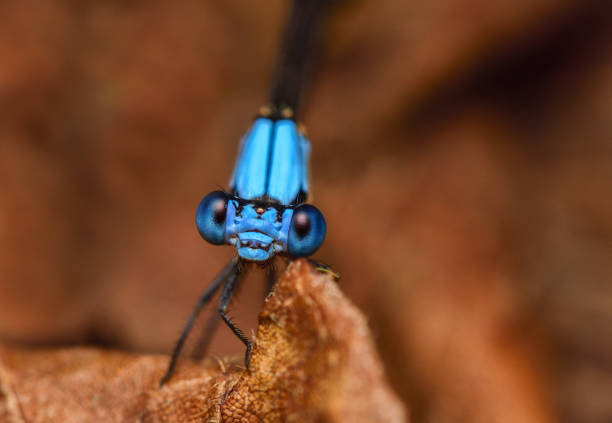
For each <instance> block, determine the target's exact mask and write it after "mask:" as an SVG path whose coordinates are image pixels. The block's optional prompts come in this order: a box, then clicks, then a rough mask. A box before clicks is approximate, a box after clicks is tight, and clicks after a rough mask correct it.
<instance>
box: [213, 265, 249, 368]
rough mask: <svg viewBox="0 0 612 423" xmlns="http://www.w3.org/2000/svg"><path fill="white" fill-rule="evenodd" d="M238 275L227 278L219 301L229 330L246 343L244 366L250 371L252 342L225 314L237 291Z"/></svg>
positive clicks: (220, 309) (220, 311)
mask: <svg viewBox="0 0 612 423" xmlns="http://www.w3.org/2000/svg"><path fill="white" fill-rule="evenodd" d="M238 275H239V273H238V272H234V273H232V274H231V275H230V276H229V277H228V278H227V282H225V285H224V286H223V291H221V299H220V300H219V314H220V315H221V317H222V318H223V320H224V321H225V323H226V324H227V325H228V326H229V328H230V329H231V330H232V332H234V334H235V335H236V336H237V337H238V338H240V340H241V341H242V342H243V343H244V345H246V353H245V355H244V364H245V365H246V367H247V369H248V368H249V361H250V359H251V341H249V339H248V338H247V337H246V336H244V333H242V331H241V330H240V329H238V328H237V327H236V325H234V323H233V322H232V320H231V319H230V318H229V317H228V316H227V314H225V311H226V310H227V306H228V305H229V302H230V300H231V299H232V293H233V292H234V289H236V285H237V282H238Z"/></svg>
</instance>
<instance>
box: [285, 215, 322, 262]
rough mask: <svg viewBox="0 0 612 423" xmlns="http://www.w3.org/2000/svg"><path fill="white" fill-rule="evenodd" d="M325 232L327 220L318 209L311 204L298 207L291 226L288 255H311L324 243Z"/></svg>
mask: <svg viewBox="0 0 612 423" xmlns="http://www.w3.org/2000/svg"><path fill="white" fill-rule="evenodd" d="M325 231H326V226H325V219H324V218H323V215H322V214H321V212H320V211H319V210H318V209H317V208H316V207H314V206H311V205H310V204H301V205H299V206H297V207H296V208H295V209H294V210H293V217H292V218H291V225H290V226H289V237H288V239H287V251H288V253H289V254H291V255H292V256H294V257H305V256H309V255H311V254H312V253H314V252H315V251H317V249H318V248H319V247H320V246H321V244H322V243H323V239H325Z"/></svg>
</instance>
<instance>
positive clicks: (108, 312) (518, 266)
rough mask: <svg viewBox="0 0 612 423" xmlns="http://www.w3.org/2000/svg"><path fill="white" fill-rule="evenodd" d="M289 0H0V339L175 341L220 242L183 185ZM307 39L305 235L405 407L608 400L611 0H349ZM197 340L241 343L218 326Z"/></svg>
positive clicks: (261, 84) (567, 405)
mask: <svg viewBox="0 0 612 423" xmlns="http://www.w3.org/2000/svg"><path fill="white" fill-rule="evenodd" d="M286 10H287V2H286V1H283V0H266V1H261V2H244V1H238V0H230V1H224V2H217V1H208V0H197V1H196V0H186V1H182V2H179V3H176V2H165V1H147V2H144V1H86V2H83V1H77V0H73V1H70V0H64V1H55V2H34V1H3V2H0V15H1V16H3V19H2V25H0V341H1V342H3V343H6V344H18V345H28V346H32V347H36V346H51V345H53V346H60V345H61V346H64V345H75V344H90V345H98V346H103V347H109V348H117V349H124V350H132V351H138V352H147V353H150V352H155V353H167V352H169V351H170V349H171V347H172V345H173V343H174V341H175V338H176V336H177V335H178V333H179V331H180V328H181V326H182V324H183V323H184V321H185V319H186V317H187V315H188V313H189V312H190V310H191V307H192V305H193V303H194V302H195V300H196V298H197V296H198V295H199V294H200V292H201V291H202V290H203V288H204V287H205V286H206V284H208V282H209V281H210V280H211V279H212V278H213V277H214V275H215V274H216V273H217V272H218V270H219V269H220V268H221V267H222V266H223V265H224V264H225V262H226V261H227V260H228V259H229V258H230V257H231V256H232V251H231V249H230V248H229V247H225V248H219V247H214V246H211V245H208V244H206V243H205V242H204V241H203V240H201V239H200V237H199V235H198V234H197V231H196V230H195V226H194V211H195V208H196V206H197V204H198V202H199V200H200V199H201V197H202V196H203V195H204V194H206V193H207V192H209V191H212V190H215V189H217V186H218V185H221V186H226V185H227V182H228V178H229V175H230V172H231V170H232V166H233V160H234V155H235V152H236V148H237V142H238V140H239V139H240V137H241V135H242V134H243V132H244V131H245V130H246V129H247V127H248V126H249V123H250V121H251V119H252V118H253V117H254V115H255V113H256V111H257V110H258V108H259V106H261V105H262V104H264V103H265V101H266V94H267V90H268V84H269V78H270V75H271V73H272V70H273V65H274V62H275V57H276V51H277V47H278V42H279V35H280V31H281V28H282V26H283V23H284V19H285V12H286ZM322 39H323V42H322V46H321V49H320V53H319V55H318V61H317V65H316V67H315V69H314V71H313V73H312V75H311V80H310V85H309V89H308V92H307V95H306V99H305V101H306V102H305V108H304V113H303V116H302V120H303V122H304V123H305V124H306V125H307V128H308V131H309V135H310V138H311V141H312V144H313V155H312V184H313V186H314V194H315V195H314V202H315V203H316V204H317V206H318V207H319V208H320V209H321V210H323V212H324V213H325V215H326V218H327V223H328V237H327V239H326V242H325V244H324V246H323V247H322V249H321V250H320V251H319V252H318V253H317V255H316V257H317V258H320V259H321V260H323V261H325V262H328V263H330V264H331V265H333V267H334V268H335V269H336V270H338V271H339V272H340V273H341V274H342V279H341V281H340V284H341V286H342V288H343V290H344V292H345V293H346V294H347V296H349V297H350V298H351V299H352V300H353V301H354V302H355V303H356V304H357V305H358V306H359V307H360V308H361V309H362V310H363V311H364V313H366V315H367V316H368V319H369V322H370V324H371V327H372V328H373V330H374V332H375V334H376V342H377V344H378V347H379V350H380V353H381V355H382V357H383V359H384V362H385V366H386V369H387V374H388V377H389V380H390V382H391V384H392V386H393V387H394V389H395V390H396V391H397V392H398V393H399V394H400V395H401V397H402V398H403V399H404V400H405V401H406V403H407V404H409V406H410V408H411V413H412V418H413V421H415V422H436V423H437V422H527V423H528V422H556V421H560V422H581V423H590V422H610V421H612V335H611V332H610V330H611V329H610V328H612V284H611V283H610V282H611V279H612V42H610V41H611V40H612V6H611V5H610V3H609V2H606V1H590V0H580V1H577V0H576V1H561V0H539V1H533V0H530V1H527V0H517V1H513V2H507V1H485V0H439V1H412V2H399V1H394V0H380V1H350V2H348V3H345V4H344V5H343V6H342V7H339V8H338V9H337V10H336V11H335V12H334V13H333V15H332V16H331V17H330V19H329V22H328V25H327V26H326V28H325V32H324V34H323V35H322ZM262 274H263V272H253V275H252V277H250V278H249V279H248V280H247V281H246V283H245V286H244V287H243V289H242V292H241V295H240V298H239V301H238V302H237V303H235V306H234V312H233V315H234V316H235V317H236V318H237V320H238V321H239V322H240V324H241V326H242V327H244V328H245V329H247V332H249V331H250V329H249V328H254V327H255V324H256V315H257V312H258V310H259V308H260V307H261V304H262V297H263V294H264V280H263V279H264V278H263V275H262ZM211 353H212V354H214V355H217V356H223V355H226V354H237V355H241V354H242V353H243V347H242V345H241V344H240V343H239V341H238V340H236V339H235V338H234V337H233V335H232V334H231V333H230V332H229V331H228V330H226V328H224V327H222V328H220V329H219V331H218V332H217V335H216V337H215V339H214V342H213V345H212V347H211Z"/></svg>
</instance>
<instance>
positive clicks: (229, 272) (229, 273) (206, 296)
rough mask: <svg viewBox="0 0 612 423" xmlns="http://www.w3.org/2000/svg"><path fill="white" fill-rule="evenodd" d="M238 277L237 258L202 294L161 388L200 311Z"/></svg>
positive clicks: (170, 373)
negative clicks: (230, 281) (222, 287)
mask: <svg viewBox="0 0 612 423" xmlns="http://www.w3.org/2000/svg"><path fill="white" fill-rule="evenodd" d="M237 275H238V258H236V257H235V258H233V259H232V260H230V262H229V263H228V264H227V265H226V266H225V267H224V268H223V270H221V272H220V273H219V274H218V275H217V277H216V278H215V279H214V280H213V281H212V283H211V284H210V285H209V286H208V287H207V288H206V290H205V291H204V292H203V293H202V295H201V296H200V298H199V299H198V302H197V303H196V305H195V307H194V309H193V311H192V312H191V315H190V316H189V319H188V320H187V323H186V324H185V326H184V327H183V331H182V332H181V336H180V337H179V339H178V341H177V342H176V345H175V346H174V350H173V351H172V358H171V359H170V364H169V365H168V369H167V370H166V373H165V374H164V376H163V377H162V378H161V380H160V382H159V386H160V387H161V386H163V385H164V383H166V382H167V381H168V380H169V379H170V377H171V376H172V373H173V372H174V367H175V366H176V362H177V360H178V357H179V355H180V353H181V350H182V348H183V345H184V344H185V340H186V339H187V335H189V332H190V331H191V328H192V327H193V324H194V323H195V321H196V319H197V318H198V315H199V314H200V311H202V308H203V307H204V306H205V305H206V304H207V303H208V302H209V301H210V299H211V298H212V296H213V295H214V294H215V292H217V290H218V289H219V287H220V286H221V284H222V283H223V282H225V281H226V280H227V279H228V278H229V279H234V281H235V279H236V276H237ZM226 285H227V284H226ZM224 291H225V289H224ZM241 339H242V338H241ZM243 342H244V341H243Z"/></svg>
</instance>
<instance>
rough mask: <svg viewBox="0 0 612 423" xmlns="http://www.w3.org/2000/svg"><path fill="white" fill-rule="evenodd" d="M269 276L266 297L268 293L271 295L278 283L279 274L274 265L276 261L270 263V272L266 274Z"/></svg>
mask: <svg viewBox="0 0 612 423" xmlns="http://www.w3.org/2000/svg"><path fill="white" fill-rule="evenodd" d="M266 278H267V287H266V288H267V292H266V297H267V296H268V295H270V292H272V290H273V289H274V285H276V280H277V278H278V275H277V274H276V267H275V266H274V263H270V264H269V265H268V274H267V275H266Z"/></svg>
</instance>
